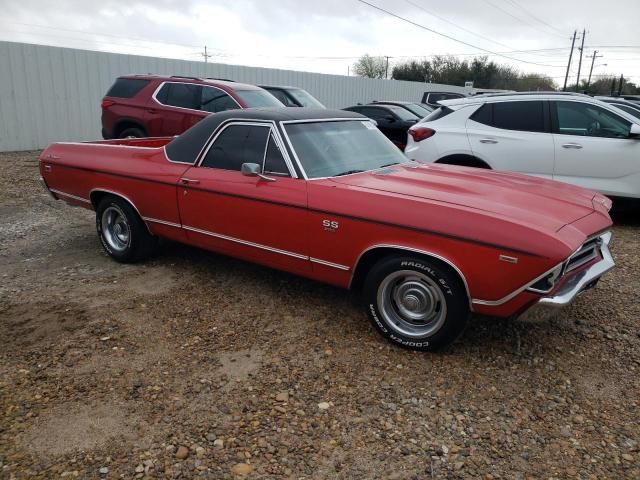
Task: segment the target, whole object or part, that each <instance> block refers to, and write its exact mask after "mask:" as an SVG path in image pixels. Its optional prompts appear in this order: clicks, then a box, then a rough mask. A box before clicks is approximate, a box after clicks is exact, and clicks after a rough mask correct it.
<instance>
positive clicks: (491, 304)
mask: <svg viewBox="0 0 640 480" xmlns="http://www.w3.org/2000/svg"><path fill="white" fill-rule="evenodd" d="M596 236H599V237H600V238H601V239H602V246H603V248H602V250H601V251H602V255H603V257H604V256H605V250H606V252H607V253H608V252H609V249H608V244H609V241H610V240H611V232H606V233H604V234H600V235H594V236H591V237H589V238H588V239H587V240H586V241H585V243H586V242H588V241H590V240H592V239H593V238H595V237H596ZM583 245H584V244H583ZM580 248H582V245H581V246H580ZM580 248H578V250H576V252H578V251H580ZM576 252H574V253H573V254H571V255H570V256H569V258H571V257H572V256H573V255H574V254H575V253H576ZM609 256H610V254H609ZM567 261H568V259H567V260H564V261H562V262H560V263H559V264H557V265H556V266H554V267H553V268H551V269H549V270H547V271H546V272H544V273H543V274H542V275H539V276H537V277H536V278H534V279H533V280H532V281H530V282H528V283H527V284H526V285H523V286H522V287H520V288H518V289H517V290H515V291H513V292H511V293H510V294H509V295H507V296H505V297H502V298H500V299H499V300H480V299H473V300H472V303H474V304H475V305H486V306H489V307H496V306H499V305H502V304H504V303H507V302H508V301H509V300H511V299H513V298H514V297H515V296H517V295H519V294H521V293H522V292H524V291H525V290H527V289H528V288H529V287H530V286H531V285H533V284H534V283H536V282H537V281H538V280H540V279H542V278H544V277H546V276H547V275H549V274H550V273H551V272H553V271H554V270H556V269H557V268H560V267H562V268H563V271H562V273H561V274H560V275H561V276H562V275H564V273H565V272H564V264H565V263H566V262H567ZM601 263H602V262H598V263H597V264H596V265H600V264H601ZM594 266H595V265H594ZM591 268H593V267H591ZM591 268H589V269H587V271H589V270H591ZM611 268H613V265H612V266H611V267H610V268H609V269H608V270H610V269H611ZM608 270H607V271H608ZM603 273H605V272H603ZM581 275H582V272H581V273H580V274H578V275H577V276H581ZM601 275H602V274H601ZM531 291H532V292H533V293H546V292H539V291H536V290H533V289H532V290H531Z"/></svg>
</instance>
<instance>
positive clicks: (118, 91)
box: [106, 78, 150, 98]
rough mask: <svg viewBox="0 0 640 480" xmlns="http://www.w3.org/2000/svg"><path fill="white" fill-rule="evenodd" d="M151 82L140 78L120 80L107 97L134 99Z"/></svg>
mask: <svg viewBox="0 0 640 480" xmlns="http://www.w3.org/2000/svg"><path fill="white" fill-rule="evenodd" d="M149 82H150V80H143V79H139V78H118V79H117V80H116V82H115V83H114V84H113V85H112V86H111V88H110V89H109V91H108V92H107V94H106V96H107V97H119V98H132V97H135V96H136V95H137V93H138V92H139V91H140V90H142V89H143V88H144V87H146V86H147V85H149Z"/></svg>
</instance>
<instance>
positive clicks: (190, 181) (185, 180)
mask: <svg viewBox="0 0 640 480" xmlns="http://www.w3.org/2000/svg"><path fill="white" fill-rule="evenodd" d="M180 182H182V184H184V185H197V184H198V183H200V180H193V179H191V178H181V179H180Z"/></svg>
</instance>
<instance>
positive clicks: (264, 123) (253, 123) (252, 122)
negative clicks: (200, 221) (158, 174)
mask: <svg viewBox="0 0 640 480" xmlns="http://www.w3.org/2000/svg"><path fill="white" fill-rule="evenodd" d="M232 125H240V126H242V125H244V126H250V127H263V128H269V129H270V132H269V135H273V137H274V139H275V141H276V144H277V145H278V148H280V152H281V153H282V157H283V158H284V163H285V165H286V166H287V169H288V170H289V176H290V177H291V178H298V174H297V173H296V170H295V168H294V167H293V163H292V162H291V158H289V154H288V152H287V151H286V149H285V148H284V143H283V141H282V138H280V133H279V132H278V129H277V128H276V124H275V121H274V120H260V119H240V118H229V119H227V120H225V121H224V122H222V123H221V124H220V125H218V128H216V129H215V130H214V131H213V133H212V134H211V135H210V136H209V138H208V139H207V141H206V142H205V144H204V146H203V147H202V149H201V150H200V153H199V154H198V155H197V156H196V161H195V162H194V163H193V166H195V167H199V168H211V167H203V166H202V162H203V161H204V158H205V157H206V156H207V153H209V150H210V149H211V146H212V145H213V144H214V143H215V141H216V140H217V139H218V137H219V136H220V134H221V133H222V132H223V131H224V130H225V129H226V128H227V127H230V126H232ZM268 139H269V137H268V136H267V142H266V143H265V150H264V154H263V167H264V157H265V156H266V152H267V150H266V149H267V146H268V143H269V142H268ZM215 170H225V169H222V168H219V169H215ZM226 171H233V172H235V171H237V170H226ZM283 178H286V177H283Z"/></svg>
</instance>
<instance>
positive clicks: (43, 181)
mask: <svg viewBox="0 0 640 480" xmlns="http://www.w3.org/2000/svg"><path fill="white" fill-rule="evenodd" d="M40 183H41V184H42V188H44V189H45V190H46V191H47V193H48V194H49V195H50V196H51V198H53V199H54V200H58V197H56V196H55V195H54V193H53V192H52V191H51V190H50V189H49V185H47V182H46V181H45V179H44V177H42V176H40Z"/></svg>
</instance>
